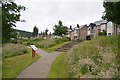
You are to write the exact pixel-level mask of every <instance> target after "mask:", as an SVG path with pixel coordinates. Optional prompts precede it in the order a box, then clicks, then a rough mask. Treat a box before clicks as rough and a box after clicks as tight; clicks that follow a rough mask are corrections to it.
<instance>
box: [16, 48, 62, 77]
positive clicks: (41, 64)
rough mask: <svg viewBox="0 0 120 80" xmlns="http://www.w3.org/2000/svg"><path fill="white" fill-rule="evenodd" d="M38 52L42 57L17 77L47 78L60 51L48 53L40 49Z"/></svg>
mask: <svg viewBox="0 0 120 80" xmlns="http://www.w3.org/2000/svg"><path fill="white" fill-rule="evenodd" d="M37 53H38V54H39V55H40V56H41V58H40V59H39V60H38V61H37V62H35V63H33V64H32V65H30V66H29V67H27V68H26V69H25V70H23V71H22V72H21V73H20V74H19V75H18V76H17V78H47V75H48V73H49V71H50V69H51V66H52V62H53V61H54V60H55V59H56V57H57V56H58V55H59V54H60V52H54V53H47V52H45V51H43V50H41V49H38V51H37Z"/></svg>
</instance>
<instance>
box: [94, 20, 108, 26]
mask: <svg viewBox="0 0 120 80" xmlns="http://www.w3.org/2000/svg"><path fill="white" fill-rule="evenodd" d="M94 23H95V24H96V25H101V24H104V23H107V20H99V21H96V22H94Z"/></svg>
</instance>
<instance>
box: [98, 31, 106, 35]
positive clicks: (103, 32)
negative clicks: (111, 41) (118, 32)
mask: <svg viewBox="0 0 120 80" xmlns="http://www.w3.org/2000/svg"><path fill="white" fill-rule="evenodd" d="M98 35H101V36H106V35H107V31H105V30H103V31H102V32H99V33H98Z"/></svg>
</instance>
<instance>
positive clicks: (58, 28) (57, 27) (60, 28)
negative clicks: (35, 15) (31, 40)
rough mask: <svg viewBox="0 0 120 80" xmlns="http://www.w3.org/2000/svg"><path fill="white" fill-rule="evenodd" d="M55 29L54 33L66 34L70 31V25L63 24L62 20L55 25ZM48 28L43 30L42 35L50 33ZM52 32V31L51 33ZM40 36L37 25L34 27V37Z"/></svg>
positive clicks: (58, 34)
mask: <svg viewBox="0 0 120 80" xmlns="http://www.w3.org/2000/svg"><path fill="white" fill-rule="evenodd" d="M53 30H54V33H53V34H54V35H57V36H62V37H63V36H64V35H66V34H67V33H68V27H67V26H63V23H62V21H59V22H58V24H57V25H55V26H54V28H53ZM48 31H49V30H48V29H46V30H45V31H43V32H41V33H40V35H43V36H47V35H48ZM50 34H51V33H50ZM37 36H38V28H37V27H36V26H34V28H33V37H37Z"/></svg>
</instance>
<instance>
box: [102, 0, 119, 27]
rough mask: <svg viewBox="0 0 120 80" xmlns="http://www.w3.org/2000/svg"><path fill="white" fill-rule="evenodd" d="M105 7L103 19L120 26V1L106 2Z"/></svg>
mask: <svg viewBox="0 0 120 80" xmlns="http://www.w3.org/2000/svg"><path fill="white" fill-rule="evenodd" d="M103 7H104V8H105V11H104V14H103V16H102V18H103V19H107V20H108V21H112V22H114V23H116V24H119V25H120V1H119V2H107V1H104V3H103Z"/></svg>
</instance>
